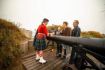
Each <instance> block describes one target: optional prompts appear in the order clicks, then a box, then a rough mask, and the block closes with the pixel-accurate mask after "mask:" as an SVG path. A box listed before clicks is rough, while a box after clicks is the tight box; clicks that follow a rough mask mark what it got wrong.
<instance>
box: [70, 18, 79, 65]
mask: <svg viewBox="0 0 105 70" xmlns="http://www.w3.org/2000/svg"><path fill="white" fill-rule="evenodd" d="M78 25H79V21H78V20H74V22H73V26H74V29H73V30H72V34H71V36H73V37H80V34H81V29H80V28H79V26H78ZM75 50H76V49H75V48H74V47H73V48H72V51H71V58H70V64H75V60H76V56H77V53H76V52H75Z"/></svg>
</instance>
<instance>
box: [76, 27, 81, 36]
mask: <svg viewBox="0 0 105 70" xmlns="http://www.w3.org/2000/svg"><path fill="white" fill-rule="evenodd" d="M80 33H81V29H80V28H78V29H77V32H76V37H80Z"/></svg>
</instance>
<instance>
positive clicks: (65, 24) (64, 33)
mask: <svg viewBox="0 0 105 70" xmlns="http://www.w3.org/2000/svg"><path fill="white" fill-rule="evenodd" d="M63 28H64V29H63V30H62V33H61V35H62V36H70V35H71V28H70V27H68V22H63ZM62 47H63V50H64V54H63V58H66V55H67V53H66V52H67V51H66V49H67V47H68V46H67V45H65V44H62Z"/></svg>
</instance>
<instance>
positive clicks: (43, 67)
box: [22, 49, 64, 70]
mask: <svg viewBox="0 0 105 70" xmlns="http://www.w3.org/2000/svg"><path fill="white" fill-rule="evenodd" d="M44 55H45V57H44V58H45V59H46V60H47V63H45V64H40V63H39V62H38V61H36V60H35V52H33V53H29V54H27V55H25V56H23V57H22V63H23V65H24V67H25V69H26V70H62V66H63V65H64V60H62V59H61V58H57V57H56V53H55V50H54V51H53V52H52V51H51V49H46V50H45V54H44Z"/></svg>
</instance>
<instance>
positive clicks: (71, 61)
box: [69, 47, 76, 64]
mask: <svg viewBox="0 0 105 70" xmlns="http://www.w3.org/2000/svg"><path fill="white" fill-rule="evenodd" d="M75 53H76V49H75V47H73V48H72V50H71V56H70V60H69V63H70V64H75V55H76V54H75Z"/></svg>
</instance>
